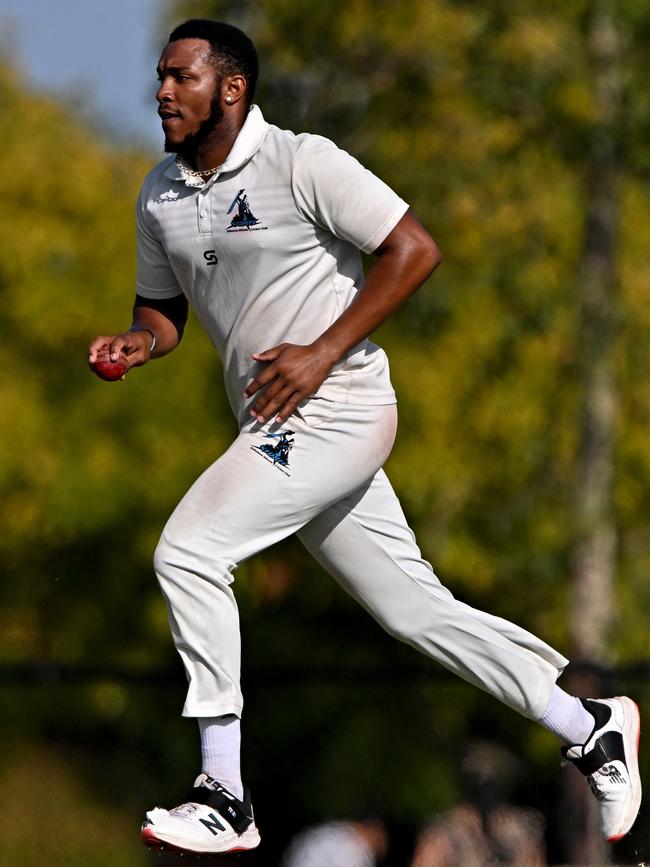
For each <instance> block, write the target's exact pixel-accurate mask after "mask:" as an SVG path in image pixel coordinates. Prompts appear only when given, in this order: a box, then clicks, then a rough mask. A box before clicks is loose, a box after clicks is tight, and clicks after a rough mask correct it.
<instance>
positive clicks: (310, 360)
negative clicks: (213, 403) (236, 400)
mask: <svg viewBox="0 0 650 867" xmlns="http://www.w3.org/2000/svg"><path fill="white" fill-rule="evenodd" d="M252 358H253V360H254V361H263V362H265V363H267V365H268V366H267V367H265V368H264V370H263V371H262V372H261V373H260V374H258V376H256V377H255V379H253V380H252V382H250V383H249V384H248V385H247V387H246V390H245V391H244V394H245V396H246V397H252V396H253V395H254V394H257V393H258V392H260V394H259V397H258V398H257V400H256V401H255V403H254V404H253V406H252V408H251V411H250V413H251V415H252V416H253V417H254V418H256V419H257V421H259V422H260V423H262V422H265V421H268V419H270V418H271V416H273V415H274V414H275V417H276V420H277V421H279V422H283V421H285V419H287V418H289V416H290V415H291V413H292V412H293V411H294V410H295V409H296V407H297V406H298V404H299V403H300V402H301V401H302V400H305V398H308V397H311V395H312V394H314V392H316V391H317V390H318V389H319V387H320V385H321V384H322V382H323V380H324V379H325V377H326V376H327V374H328V373H329V372H330V370H331V369H332V365H333V360H332V358H331V356H330V355H329V354H328V353H327V352H326V351H325V348H324V347H322V346H318V345H317V344H311V345H310V346H298V345H296V344H294V343H281V344H280V345H279V346H274V347H273V348H272V349H267V350H265V351H264V352H256V353H255V355H253V356H252Z"/></svg>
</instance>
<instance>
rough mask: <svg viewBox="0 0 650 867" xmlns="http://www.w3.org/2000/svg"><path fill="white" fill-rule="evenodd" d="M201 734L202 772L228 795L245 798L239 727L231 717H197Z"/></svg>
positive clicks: (240, 798)
mask: <svg viewBox="0 0 650 867" xmlns="http://www.w3.org/2000/svg"><path fill="white" fill-rule="evenodd" d="M199 730H200V732H201V759H202V764H201V770H202V771H203V772H204V773H206V774H209V775H210V776H211V777H214V778H215V780H218V781H219V782H220V783H221V785H222V786H225V788H226V789H228V791H229V792H232V794H233V795H234V796H235V797H236V798H239V800H240V801H241V800H242V799H243V797H244V786H243V784H242V781H241V770H240V766H239V753H240V747H241V726H240V722H239V717H237V716H235V714H234V713H231V714H227V715H226V716H213V717H199Z"/></svg>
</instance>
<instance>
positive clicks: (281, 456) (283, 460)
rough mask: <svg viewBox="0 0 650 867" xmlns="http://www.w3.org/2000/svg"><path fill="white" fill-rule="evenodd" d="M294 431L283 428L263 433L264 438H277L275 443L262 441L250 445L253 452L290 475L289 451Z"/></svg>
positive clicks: (291, 446)
mask: <svg viewBox="0 0 650 867" xmlns="http://www.w3.org/2000/svg"><path fill="white" fill-rule="evenodd" d="M294 433H295V431H292V430H285V431H278V433H267V434H264V438H265V439H273V440H277V442H275V443H262V444H261V445H259V446H251V449H252V450H253V451H254V452H257V454H258V455H261V456H262V457H263V458H264V459H265V460H267V461H268V462H269V463H271V464H273V466H274V467H277V468H278V469H279V470H280V471H281V472H283V473H284V474H285V476H290V475H291V473H290V472H288V470H289V452H290V451H291V449H292V448H293V443H294V440H293V439H290V437H293V435H294Z"/></svg>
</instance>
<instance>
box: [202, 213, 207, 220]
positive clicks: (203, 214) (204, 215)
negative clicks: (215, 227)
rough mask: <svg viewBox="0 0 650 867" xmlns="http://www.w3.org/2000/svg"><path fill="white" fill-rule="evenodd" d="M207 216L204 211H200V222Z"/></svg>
mask: <svg viewBox="0 0 650 867" xmlns="http://www.w3.org/2000/svg"><path fill="white" fill-rule="evenodd" d="M207 216H208V215H207V213H206V212H205V211H201V219H202V220H205V218H206V217H207Z"/></svg>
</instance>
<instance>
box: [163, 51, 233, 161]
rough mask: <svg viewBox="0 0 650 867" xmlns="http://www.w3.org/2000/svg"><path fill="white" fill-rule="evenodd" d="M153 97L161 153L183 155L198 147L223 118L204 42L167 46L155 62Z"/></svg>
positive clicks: (212, 68)
mask: <svg viewBox="0 0 650 867" xmlns="http://www.w3.org/2000/svg"><path fill="white" fill-rule="evenodd" d="M158 80H159V81H160V87H159V88H158V93H157V94H156V99H157V100H158V103H159V105H158V114H159V115H160V117H161V118H162V128H163V132H164V134H165V150H166V151H174V152H177V153H183V152H187V151H191V150H195V149H196V147H198V145H200V144H202V143H203V142H204V141H205V139H206V138H207V136H208V135H209V134H210V133H211V132H212V130H213V129H214V127H215V126H216V125H217V124H218V123H219V121H220V120H221V118H222V117H223V112H222V109H221V107H220V98H219V96H220V95H219V84H220V81H221V79H220V77H219V75H218V73H217V70H216V68H215V66H214V63H213V62H212V60H211V58H210V45H209V43H208V42H206V41H205V40H204V39H179V40H178V41H176V42H169V43H168V44H167V45H166V46H165V50H164V51H163V53H162V54H161V56H160V61H159V62H158Z"/></svg>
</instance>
